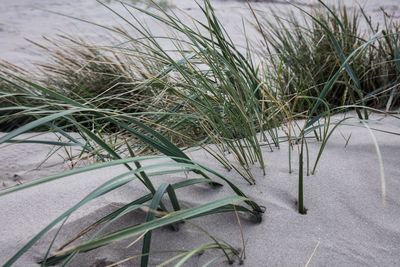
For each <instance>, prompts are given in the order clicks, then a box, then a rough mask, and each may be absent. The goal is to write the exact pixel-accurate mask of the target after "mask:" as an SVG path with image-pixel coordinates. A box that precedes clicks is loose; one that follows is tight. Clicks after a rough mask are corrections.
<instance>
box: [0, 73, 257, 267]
mask: <svg viewBox="0 0 400 267" xmlns="http://www.w3.org/2000/svg"><path fill="white" fill-rule="evenodd" d="M0 78H1V80H2V81H4V82H7V83H10V84H12V85H15V87H16V90H18V92H19V93H20V95H18V96H17V97H18V98H28V99H35V100H36V101H39V102H40V103H41V105H32V106H21V105H19V104H18V103H20V102H16V103H14V104H10V105H9V106H6V107H2V108H0V111H3V110H18V111H20V110H22V111H21V112H19V116H34V118H35V119H34V120H33V121H31V122H29V123H27V124H25V125H23V126H21V127H19V128H17V129H15V130H13V131H11V132H9V133H7V134H5V135H4V136H2V137H1V138H0V144H3V143H8V142H13V141H15V138H18V136H19V135H21V134H23V133H25V132H28V131H31V130H33V129H35V128H37V127H46V128H48V129H49V130H51V131H53V132H55V133H57V134H59V135H60V136H63V137H64V138H66V142H54V141H46V140H41V143H48V144H51V145H57V146H60V147H66V146H76V147H78V148H80V149H81V153H86V154H94V155H96V156H97V157H98V159H100V160H101V161H102V162H101V163H97V164H94V165H89V166H86V167H82V168H77V169H73V170H70V171H67V172H64V173H60V174H56V175H53V176H49V177H44V178H41V179H37V180H34V181H32V182H29V183H25V184H23V185H20V186H16V187H11V188H8V189H5V190H2V191H1V192H0V196H2V195H5V194H9V193H12V192H15V191H19V190H23V189H25V188H30V187H33V186H38V185H40V184H43V183H47V182H51V181H54V180H57V179H62V178H64V179H66V178H68V177H70V176H71V175H74V174H78V173H85V172H88V171H92V170H96V169H101V168H106V167H111V166H116V165H122V166H125V167H126V172H125V173H123V174H121V175H118V176H115V177H110V179H109V180H108V181H107V182H105V183H104V184H103V185H101V186H99V187H98V188H96V189H95V190H93V191H92V192H91V193H90V194H89V195H87V196H85V197H83V199H82V200H81V201H79V202H78V203H77V204H75V205H74V206H72V207H71V208H70V209H69V210H67V211H65V212H64V213H62V214H61V215H60V216H59V217H58V218H56V219H55V220H54V221H52V222H51V223H50V224H49V225H48V226H46V227H45V228H44V229H43V230H42V231H41V232H39V233H38V234H37V235H35V236H34V237H33V238H32V239H31V240H30V242H28V243H27V244H26V245H25V246H23V247H22V248H21V249H20V250H19V251H18V252H16V254H15V255H14V256H12V257H11V258H10V259H9V260H8V261H7V262H6V263H5V264H4V266H11V265H12V264H13V263H15V262H16V261H17V260H18V259H19V258H20V257H21V256H22V255H23V254H24V253H25V252H26V251H27V250H28V249H29V248H30V247H32V246H33V245H34V244H35V243H36V242H37V241H38V240H39V239H40V238H41V237H42V236H43V235H44V234H46V233H47V232H48V231H50V230H51V229H52V228H53V227H55V226H56V225H58V224H59V223H61V222H63V221H64V220H65V219H66V218H68V217H69V215H70V214H72V213H73V212H75V211H76V210H77V209H79V208H80V207H82V206H83V205H85V204H87V203H89V202H90V201H92V200H94V199H96V198H99V197H101V196H103V195H104V194H107V193H109V192H112V191H113V190H116V189H118V188H120V187H122V186H124V185H125V184H127V183H129V182H131V181H135V180H136V181H139V182H141V183H142V184H143V185H144V186H145V187H146V188H147V189H148V190H149V193H148V194H147V195H144V196H142V197H140V198H138V199H136V200H132V202H131V203H129V204H127V205H126V206H124V207H122V208H120V209H117V210H116V211H114V212H112V213H110V214H108V215H107V216H105V217H103V218H102V219H100V221H98V222H96V223H95V224H93V225H91V226H90V227H89V229H90V230H92V229H102V227H104V226H106V225H109V224H112V223H114V222H115V221H116V220H117V219H118V218H119V217H120V216H122V215H123V214H126V213H127V212H131V211H134V210H137V209H139V208H142V207H148V208H149V211H148V215H147V219H146V221H145V222H143V223H142V224H139V225H132V226H130V227H128V228H125V229H121V230H119V231H116V232H113V233H103V234H102V235H101V236H96V237H95V238H91V239H89V240H87V241H85V242H83V243H82V244H80V245H76V246H75V245H73V246H70V245H66V246H65V247H63V248H62V249H61V250H59V251H57V252H55V253H54V255H50V254H49V252H51V247H52V243H51V244H50V247H49V250H48V252H47V253H46V255H45V257H44V259H43V261H42V262H41V264H43V265H44V266H49V265H54V264H56V263H64V264H67V263H68V262H70V261H71V259H72V258H73V257H74V256H75V255H76V254H78V253H84V252H86V251H89V250H92V249H96V248H98V247H101V246H104V245H107V244H110V243H112V242H116V241H119V240H123V239H126V238H130V237H133V236H137V235H139V236H140V235H142V237H143V246H142V256H141V266H143V267H144V266H147V265H148V260H149V251H150V244H151V233H152V230H154V229H157V228H160V227H163V226H167V225H172V226H174V227H176V226H177V224H178V223H180V222H182V221H185V220H189V219H191V218H196V217H199V216H205V215H209V214H214V213H220V212H228V211H240V212H244V213H249V214H251V215H252V216H254V217H255V218H257V220H260V219H261V213H262V212H263V211H262V209H261V208H260V206H258V205H257V204H256V203H255V202H253V201H251V200H250V199H248V198H247V197H246V196H245V195H244V193H243V192H242V191H241V190H240V189H239V188H237V187H236V186H235V185H234V184H232V183H231V182H230V181H229V180H228V179H227V178H226V177H224V176H222V175H220V174H218V173H217V172H215V171H213V170H211V169H209V168H207V167H205V166H202V165H199V164H197V163H195V162H193V161H192V160H191V159H190V158H189V157H188V156H187V155H186V154H185V153H184V152H183V151H182V150H180V149H179V148H178V147H176V146H175V145H174V144H172V143H171V142H170V141H169V140H168V139H167V138H165V137H164V136H163V135H161V134H159V133H158V132H156V131H154V130H153V129H152V128H151V127H148V126H146V125H145V124H144V123H142V122H140V120H138V119H137V117H135V115H133V114H129V113H121V112H119V111H118V110H109V109H100V108H97V107H96V106H94V105H91V104H90V103H86V102H81V101H77V100H74V99H72V98H69V97H68V96H65V95H63V94H60V93H58V92H57V91H55V90H52V89H50V88H47V87H43V86H41V85H39V84H36V83H33V82H30V81H27V80H25V79H23V78H19V77H17V76H13V78H14V79H15V80H17V81H19V84H15V83H14V82H13V81H12V80H10V79H9V78H8V77H5V76H0ZM6 97H8V96H6ZM12 97H14V95H13V96H12ZM87 120H90V121H92V122H93V123H92V125H91V127H90V128H88V127H87V126H85V125H86V124H85V122H86V121H87ZM66 121H68V123H69V124H68V125H65V122H66ZM104 123H109V124H112V125H113V127H115V128H119V129H120V131H119V134H120V135H122V136H123V133H130V134H131V135H134V136H136V137H137V138H138V139H140V140H141V141H142V142H144V143H146V144H147V145H149V146H151V147H153V148H154V149H155V150H157V151H158V152H159V153H160V154H164V155H165V156H166V157H168V158H170V159H171V160H172V161H167V162H164V163H155V164H150V165H149V166H146V167H142V165H141V162H142V161H145V160H151V159H155V158H160V156H147V157H135V155H134V150H133V149H132V147H131V146H130V145H129V144H128V143H126V146H128V151H129V152H130V154H129V155H128V156H126V155H124V154H123V153H121V150H120V149H118V147H115V146H113V145H112V144H110V143H109V142H108V141H107V140H108V139H107V138H105V136H104V135H103V134H102V127H103V124H104ZM66 128H68V129H71V128H73V129H74V132H76V133H79V134H80V136H81V138H82V140H83V141H79V140H77V139H76V138H74V137H72V136H71V135H70V134H68V133H67V132H65V131H64V130H63V129H66ZM30 141H31V142H32V143H35V142H37V140H30ZM28 142H29V141H28ZM160 169H161V170H160ZM179 172H193V173H194V174H196V175H199V176H200V177H201V178H194V179H185V180H184V181H181V182H178V183H176V184H168V183H164V184H162V185H160V186H159V187H155V186H154V184H153V182H152V179H151V178H152V176H154V175H163V174H168V173H179ZM211 176H213V177H214V178H216V179H221V181H222V182H225V183H226V184H227V185H228V186H229V187H231V188H232V190H233V192H234V193H235V195H236V196H232V197H227V198H222V199H220V200H217V201H213V202H210V203H204V204H202V205H199V206H197V207H192V208H187V209H182V208H181V205H180V204H179V203H180V202H179V201H178V198H177V194H176V192H175V191H176V190H177V189H179V188H182V187H187V186H192V185H194V184H198V183H208V184H211V185H222V184H221V183H219V182H217V181H214V179H211ZM164 195H167V196H168V197H169V201H170V202H171V205H172V207H173V211H169V210H168V209H167V208H166V207H165V205H164V203H163V202H164V200H162V197H163V196H164ZM242 201H244V203H245V204H244V205H239V204H238V203H239V202H242ZM246 206H247V207H246ZM156 210H160V211H162V213H161V215H160V217H157V218H156V217H155V211H156ZM62 225H63V224H62ZM62 225H61V227H62ZM78 236H79V233H78ZM216 247H217V248H219V249H221V250H222V251H224V253H225V255H226V257H227V259H228V260H229V261H231V260H232V259H231V258H230V255H237V254H238V253H237V251H236V250H235V249H233V248H232V247H231V246H229V245H228V244H226V243H219V242H216V243H215V244H214V245H213V246H211V247H210V249H211V248H214V249H215V248H216ZM203 249H207V247H204V248H203ZM190 255H191V254H190V253H188V254H183V255H181V257H179V259H181V261H184V260H187V258H188V257H189V256H190Z"/></svg>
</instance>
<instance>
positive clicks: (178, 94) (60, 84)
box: [0, 0, 400, 266]
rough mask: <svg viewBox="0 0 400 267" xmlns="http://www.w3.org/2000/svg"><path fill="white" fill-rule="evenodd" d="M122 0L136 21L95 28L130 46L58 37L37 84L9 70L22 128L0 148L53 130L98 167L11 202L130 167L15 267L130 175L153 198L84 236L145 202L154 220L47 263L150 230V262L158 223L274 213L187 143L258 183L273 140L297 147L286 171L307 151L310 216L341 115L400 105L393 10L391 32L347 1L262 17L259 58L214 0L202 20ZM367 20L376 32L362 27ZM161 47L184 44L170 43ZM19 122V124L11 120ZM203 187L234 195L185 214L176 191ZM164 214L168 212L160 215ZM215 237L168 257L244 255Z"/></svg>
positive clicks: (7, 99) (10, 103) (6, 91)
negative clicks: (240, 41) (160, 30)
mask: <svg viewBox="0 0 400 267" xmlns="http://www.w3.org/2000/svg"><path fill="white" fill-rule="evenodd" d="M321 3H322V2H321ZM322 4H323V3H322ZM121 5H122V6H123V7H124V8H125V9H126V11H127V14H128V15H129V16H130V19H128V18H127V17H126V16H122V15H121V14H119V13H117V12H116V11H115V10H113V9H112V8H111V7H110V6H107V5H105V8H108V9H109V10H110V11H111V12H112V13H113V14H114V15H115V16H117V17H119V18H120V19H121V20H123V21H124V22H125V23H126V24H127V25H128V26H129V28H130V31H127V30H122V29H117V28H109V27H107V26H104V25H97V26H100V27H102V28H103V29H105V30H107V31H109V32H112V33H114V34H116V35H117V36H119V37H120V38H121V39H122V41H121V42H120V44H119V45H113V46H110V47H98V46H95V45H92V44H88V43H87V42H85V41H82V40H75V39H73V38H69V37H63V41H62V42H63V43H65V42H66V43H69V44H73V46H72V48H68V49H65V48H64V47H65V46H60V45H57V43H54V42H53V47H56V48H55V50H52V49H50V48H48V47H47V46H43V47H42V48H44V49H46V50H47V52H48V53H49V54H50V55H52V58H53V62H51V63H46V64H42V65H41V66H40V67H41V70H42V73H41V75H40V78H35V79H33V80H31V79H26V78H21V77H24V76H29V74H26V73H23V74H21V72H18V71H16V70H15V69H10V68H11V66H10V65H5V66H3V69H5V70H4V71H3V74H2V76H0V77H1V81H0V86H1V87H0V88H1V94H2V95H1V101H0V103H1V105H0V114H1V117H0V123H1V125H2V129H9V130H11V131H9V132H8V133H7V134H6V135H5V136H3V137H1V138H0V143H6V142H13V140H14V141H15V138H18V136H19V135H20V134H22V133H25V132H28V131H33V130H35V129H45V130H47V131H53V132H56V133H58V134H59V135H62V136H63V137H64V138H66V140H67V143H65V142H59V143H57V145H59V146H61V147H62V146H67V145H73V146H76V147H79V148H80V150H81V151H82V152H81V153H85V154H87V155H90V156H91V157H94V158H95V159H96V160H98V161H100V163H96V164H94V165H90V166H87V167H84V168H77V169H73V170H71V171H68V172H66V173H62V174H58V175H54V176H50V177H45V178H41V179H38V180H35V181H33V182H31V183H27V184H24V185H22V186H18V187H13V188H10V189H6V190H3V191H0V196H1V195H4V194H8V193H11V192H14V191H18V190H22V189H24V188H28V187H31V186H36V185H40V184H42V183H46V182H50V181H53V180H56V179H61V178H63V179H67V178H68V177H70V176H71V175H73V174H76V173H81V172H87V171H91V170H95V169H99V168H103V167H110V166H115V165H123V166H125V167H126V169H127V172H126V173H125V174H122V175H120V176H117V177H112V178H111V179H110V180H109V181H108V182H106V183H105V184H103V185H102V186H100V187H99V188H97V189H95V190H94V191H93V192H92V193H91V194H90V195H88V196H86V197H84V198H83V199H82V201H81V202H79V203H77V204H76V205H75V206H73V207H72V208H71V209H70V210H68V211H66V212H64V213H63V214H62V215H60V217H59V218H57V219H56V220H55V221H53V222H52V223H51V224H49V226H48V227H46V228H45V229H43V231H41V232H40V233H39V234H38V235H36V236H35V237H34V238H33V239H32V240H31V241H30V242H29V243H28V244H27V245H25V246H24V247H23V248H22V249H21V250H20V251H19V252H17V253H16V254H15V255H14V256H13V257H12V258H11V259H10V260H9V262H7V265H6V266H10V265H11V264H13V263H14V262H15V261H16V260H17V259H18V258H19V257H20V256H21V255H22V254H23V253H24V252H26V251H27V250H28V249H29V248H30V247H31V246H32V245H33V244H34V243H35V242H36V241H37V240H38V239H39V238H41V237H42V236H43V235H44V234H45V233H46V232H48V231H49V230H50V229H52V228H53V227H54V226H55V225H57V224H59V223H62V221H63V220H64V219H66V218H67V217H68V216H69V215H70V214H71V213H72V212H74V211H75V210H76V209H78V208H80V207H81V206H82V205H84V204H86V203H88V202H90V201H91V200H94V199H96V198H98V197H101V196H102V195H104V194H106V193H108V192H112V191H113V190H115V189H117V188H119V187H121V186H124V185H125V184H126V183H128V182H130V181H133V180H139V182H141V183H143V184H144V185H145V187H146V188H147V189H148V190H149V194H148V195H145V196H142V197H141V198H138V199H136V200H132V202H131V203H129V204H127V205H126V206H124V207H122V208H120V209H118V210H116V211H114V212H113V213H111V214H109V215H107V216H105V217H104V218H102V219H100V220H99V221H97V222H96V223H94V224H93V225H91V226H90V227H88V228H86V229H84V230H82V232H80V233H77V237H79V236H80V235H82V234H84V233H86V232H90V231H92V228H101V227H104V226H105V225H108V224H111V223H113V222H115V220H116V219H117V218H119V217H120V216H122V215H123V214H125V213H127V212H130V211H133V210H136V209H139V208H141V207H143V206H144V205H145V206H147V207H149V210H150V211H149V212H148V215H147V218H146V221H145V222H143V223H142V224H140V225H136V226H132V227H129V228H126V229H121V230H120V231H117V232H114V233H108V234H103V235H102V236H97V237H94V238H93V239H90V240H87V241H85V242H83V243H81V244H78V245H71V244H70V243H67V244H66V245H65V246H63V247H62V249H61V250H59V251H56V252H55V253H53V251H52V250H50V249H49V251H52V253H50V252H49V253H47V255H46V257H45V258H44V259H43V261H42V263H43V264H44V265H51V264H55V263H59V262H64V263H68V262H69V261H70V260H71V259H72V258H73V257H74V256H75V255H76V254H77V253H84V252H86V251H89V250H91V249H95V248H98V247H100V246H104V245H107V244H109V243H111V242H114V241H118V240H122V239H126V238H131V237H133V236H139V237H141V238H143V249H142V254H141V266H147V265H148V261H149V252H150V247H151V246H150V244H151V231H152V230H154V229H156V228H159V227H163V226H166V225H172V226H173V227H174V228H176V227H178V224H179V223H180V222H182V221H185V220H189V219H191V218H195V217H198V216H206V215H210V214H214V213H219V212H233V211H239V212H243V213H248V214H251V215H252V216H253V218H255V219H256V221H260V220H261V214H262V212H263V208H262V207H260V206H259V204H257V203H255V202H253V201H252V200H251V199H249V198H248V197H247V196H246V195H245V194H244V193H243V192H242V190H240V189H239V188H238V187H236V186H235V185H234V184H233V183H232V181H230V179H229V178H228V177H225V176H223V175H221V174H219V173H217V172H215V171H214V170H211V169H209V168H207V167H206V166H203V165H200V164H198V163H196V162H195V159H194V160H192V159H190V158H189V157H188V156H187V155H186V154H185V152H184V149H182V148H180V146H181V147H186V146H201V147H203V148H204V149H206V150H207V151H208V152H209V153H210V154H211V155H212V156H213V157H215V158H216V159H217V160H218V161H220V162H221V164H222V165H223V166H225V167H226V168H227V169H228V170H235V171H237V172H238V173H239V174H240V175H241V176H242V177H243V178H244V179H245V180H246V181H247V182H248V183H249V184H255V183H256V179H255V177H254V175H253V172H252V167H253V165H254V164H256V163H258V164H259V167H260V168H261V169H263V170H264V171H265V167H266V163H265V160H264V158H263V151H262V146H267V147H269V148H270V149H271V150H272V149H273V147H279V143H280V142H283V141H284V142H288V144H289V160H288V162H289V172H291V170H292V166H291V158H292V157H293V156H292V152H291V151H292V150H294V149H295V148H297V149H298V156H299V160H298V211H299V213H301V214H305V213H306V211H307V209H306V207H305V203H304V195H305V193H306V192H304V188H303V187H304V183H305V176H308V175H311V174H314V173H315V171H316V168H317V165H318V162H319V161H320V159H321V157H322V154H323V152H324V150H325V147H326V144H327V143H328V141H329V138H330V136H331V135H332V133H333V132H334V131H335V130H336V129H337V127H338V126H339V125H340V124H341V123H343V122H344V121H345V120H346V119H347V118H348V117H347V118H345V119H342V120H339V121H335V122H333V121H332V119H331V117H332V116H333V115H335V114H338V113H342V112H346V111H349V110H355V112H356V114H357V117H358V119H359V121H361V122H363V123H364V122H365V121H367V120H368V116H369V113H370V112H371V111H379V112H385V111H390V110H391V109H393V108H395V107H398V106H399V104H400V103H399V90H398V84H399V80H398V77H399V76H398V75H399V73H400V72H399V70H400V67H399V66H400V65H399V62H400V61H399V60H400V58H399V56H400V49H399V48H400V43H399V38H398V35H399V33H398V31H399V28H398V24H397V23H396V22H395V21H392V20H391V19H390V17H389V16H388V15H387V14H386V13H383V14H384V16H385V22H386V23H385V25H384V26H383V27H384V28H383V29H381V28H379V27H378V26H377V25H374V24H373V22H372V21H371V20H370V19H369V17H368V16H367V14H366V13H365V12H364V10H362V9H359V11H355V13H352V14H348V12H347V10H346V9H345V8H344V7H342V8H338V9H335V8H330V7H328V6H325V5H323V9H320V10H317V11H315V12H314V13H310V12H308V11H306V10H301V12H302V14H303V16H304V18H302V19H303V20H304V21H305V23H303V22H300V20H299V19H298V18H297V17H294V16H292V17H289V19H283V18H280V17H276V19H275V20H274V22H271V21H262V20H260V18H259V16H258V15H257V12H255V11H254V10H251V11H252V12H253V14H254V18H255V21H256V23H255V27H256V28H257V29H258V30H259V32H260V38H263V39H264V40H265V41H266V47H264V49H265V54H264V55H263V60H264V61H263V62H261V64H258V63H256V60H255V59H254V54H255V53H254V51H252V50H250V47H251V46H248V47H247V50H246V49H243V48H238V46H237V45H236V44H235V42H234V41H233V40H232V39H231V38H230V36H229V34H228V33H227V31H226V30H225V29H224V26H223V25H222V24H221V23H220V21H219V19H218V18H217V16H216V13H215V10H214V9H213V6H212V5H211V3H210V1H208V0H204V2H203V4H199V8H200V9H201V10H202V12H203V15H204V20H202V21H200V20H195V19H192V18H190V19H189V21H188V20H187V18H184V17H183V16H181V14H176V13H175V12H174V11H173V10H170V11H167V10H165V9H164V8H163V7H162V6H160V5H157V4H156V3H155V5H154V7H155V9H153V10H148V9H146V8H141V7H140V6H136V5H131V4H129V3H121ZM250 9H251V6H250ZM155 10H156V11H155ZM138 13H140V14H141V15H146V16H147V17H149V18H151V19H154V20H156V21H157V22H159V23H160V24H162V25H164V26H165V27H166V28H167V29H168V31H167V34H166V35H165V36H155V35H154V34H152V32H151V31H149V29H147V27H146V25H144V24H143V23H142V22H141V21H140V20H139V19H138V18H137V17H136V16H135V14H138ZM362 19H364V22H366V23H367V26H368V27H369V29H370V30H369V31H368V32H362V31H361V30H360V28H359V24H360V21H361V20H362ZM303 20H302V21H303ZM85 22H87V21H85ZM88 23H91V22H88ZM130 32H134V33H130ZM161 40H162V41H163V42H165V41H166V42H168V43H169V45H171V46H172V47H173V49H168V50H167V49H165V47H164V46H163V44H162V42H161ZM43 77H45V79H43ZM10 118H13V120H14V119H18V120H19V122H18V123H17V124H15V125H10ZM7 127H8V128H7ZM69 131H73V132H76V133H78V134H79V135H80V136H81V139H82V140H83V141H79V140H77V139H76V138H73V137H72V136H71V135H70V134H68V132H69ZM281 132H283V133H284V135H285V136H282V133H281ZM310 138H312V139H314V140H317V141H318V142H319V145H320V146H319V150H318V152H317V156H316V158H315V159H314V163H313V164H312V159H310V155H309V152H308V140H309V139H310ZM111 140H112V141H111ZM52 144H53V145H54V142H53V143H52ZM210 144H213V145H210ZM144 151H145V152H144ZM160 155H163V156H160ZM160 157H165V158H169V159H170V161H168V162H167V163H156V164H153V165H150V166H146V167H142V165H141V163H140V162H142V161H151V160H154V159H159V158H160ZM167 167H168V168H167ZM164 168H165V169H164ZM171 168H172V170H171ZM160 169H161V170H160ZM187 171H190V172H192V173H193V174H194V175H196V178H193V179H189V180H185V181H182V182H179V183H176V184H168V183H165V184H162V185H160V186H159V187H155V186H154V185H153V183H152V181H151V178H152V177H153V176H156V175H163V174H170V173H178V172H187ZM198 183H208V184H211V185H214V186H217V185H220V184H225V185H227V186H229V187H230V188H231V189H232V191H233V196H232V197H228V198H222V199H219V200H217V201H214V202H210V203H204V204H202V205H199V206H197V207H192V208H187V209H182V208H181V205H180V202H179V194H177V192H176V191H177V189H179V188H182V187H186V186H193V185H195V184H198ZM164 195H165V196H168V201H169V202H170V204H171V205H167V206H171V207H172V208H173V210H167V208H166V205H164V203H163V201H161V199H162V197H163V196H164ZM164 199H165V198H164ZM164 199H163V200H164ZM155 211H157V212H155ZM160 212H161V213H162V214H165V215H164V216H161V217H157V216H155V215H156V214H159V213H160ZM72 240H74V238H72ZM213 241H214V242H212V243H211V244H205V245H204V246H200V247H198V248H194V249H193V250H192V251H189V252H187V253H182V254H179V255H177V256H176V258H173V259H170V261H168V263H169V262H173V261H174V260H175V261H176V264H177V265H178V266H179V265H183V264H184V263H185V261H186V260H187V259H188V258H190V257H191V256H193V255H195V254H196V253H198V252H200V251H204V250H207V249H215V248H217V249H221V250H222V251H223V253H224V255H225V256H226V258H227V260H228V261H229V262H231V261H232V258H231V257H235V256H237V255H238V252H237V250H236V249H234V248H233V247H231V246H230V245H229V244H226V243H220V242H218V241H217V240H213ZM50 246H51V245H50ZM232 255H233V256H232Z"/></svg>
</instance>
